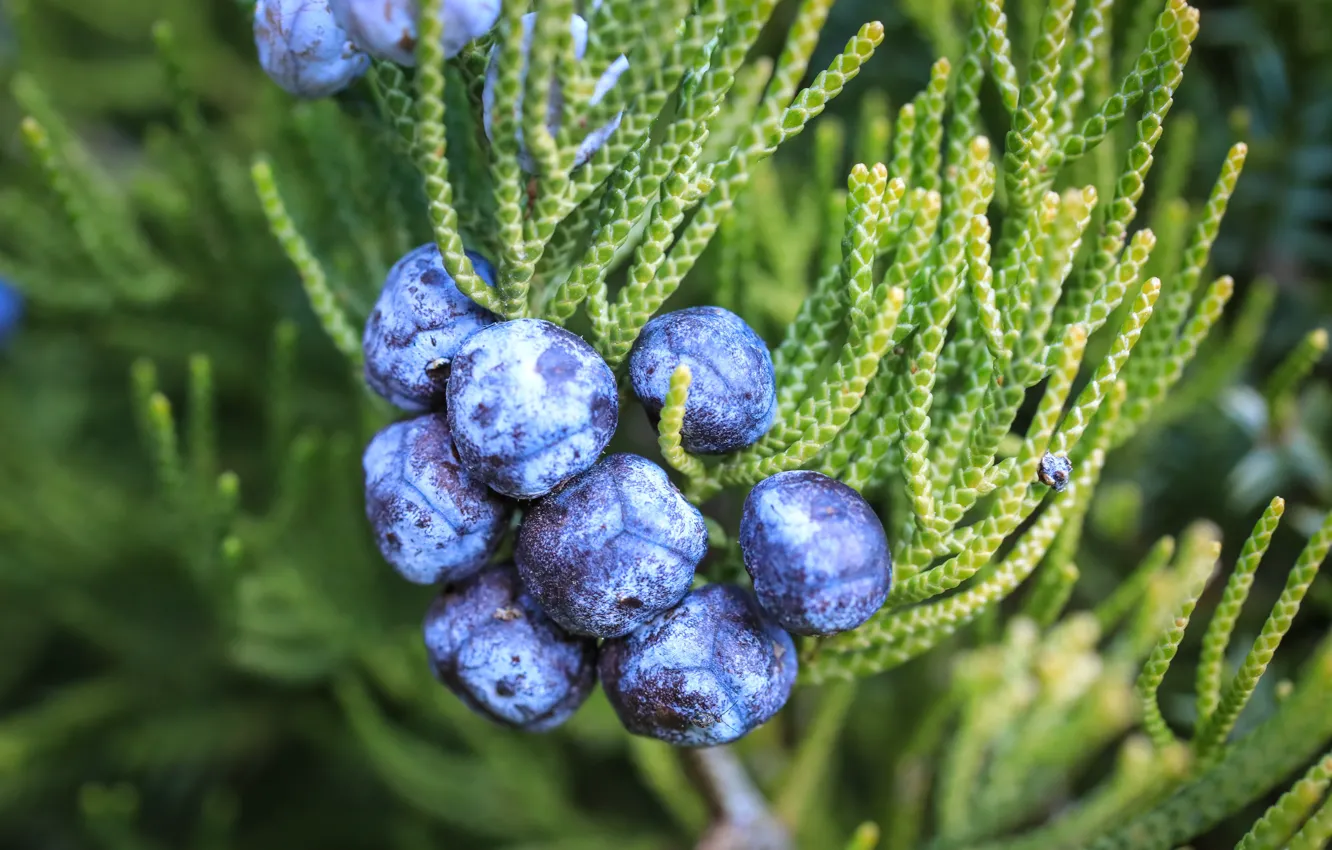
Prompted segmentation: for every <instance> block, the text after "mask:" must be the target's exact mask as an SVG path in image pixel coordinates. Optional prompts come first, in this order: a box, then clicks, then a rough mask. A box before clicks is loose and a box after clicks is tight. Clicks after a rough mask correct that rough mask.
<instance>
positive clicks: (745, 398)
mask: <svg viewBox="0 0 1332 850" xmlns="http://www.w3.org/2000/svg"><path fill="white" fill-rule="evenodd" d="M682 363H683V364H685V365H687V366H688V367H689V370H690V372H691V378H692V380H691V382H690V384H689V398H688V401H686V402H685V415H684V426H683V428H682V429H681V431H680V444H681V445H682V446H684V448H685V450H686V451H690V452H694V453H696V454H724V453H726V452H733V451H736V450H737V449H742V448H744V447H745V446H749V445H753V444H754V443H756V442H758V440H759V438H760V437H762V436H763V435H764V434H766V433H768V429H769V428H771V427H772V420H773V417H774V416H775V415H776V412H777V385H776V381H775V379H774V376H773V371H772V357H771V356H770V355H769V354H768V347H767V346H766V345H764V343H763V340H762V339H760V338H759V336H758V334H756V333H754V331H753V329H752V328H750V327H749V325H747V324H745V321H744V319H741V318H740V317H739V316H737V315H735V314H734V313H732V312H730V311H729V310H723V309H722V308H720V307H691V308H689V309H687V310H677V311H675V312H674V313H666V314H665V315H662V316H658V317H657V318H655V319H653V320H652V321H650V322H648V323H647V325H645V326H644V327H643V331H642V333H640V334H639V335H638V339H637V341H635V342H634V347H633V349H632V350H631V351H630V352H629V379H630V381H631V382H632V383H633V386H634V393H635V394H636V395H637V396H638V400H639V401H640V402H642V404H643V407H644V408H645V409H646V410H647V412H648V415H649V416H651V417H652V419H653V421H654V422H655V421H656V420H657V418H658V417H659V416H660V415H661V409H662V406H663V405H665V403H666V394H667V392H669V391H670V386H671V376H672V375H674V374H675V370H676V368H677V367H678V366H680V364H682Z"/></svg>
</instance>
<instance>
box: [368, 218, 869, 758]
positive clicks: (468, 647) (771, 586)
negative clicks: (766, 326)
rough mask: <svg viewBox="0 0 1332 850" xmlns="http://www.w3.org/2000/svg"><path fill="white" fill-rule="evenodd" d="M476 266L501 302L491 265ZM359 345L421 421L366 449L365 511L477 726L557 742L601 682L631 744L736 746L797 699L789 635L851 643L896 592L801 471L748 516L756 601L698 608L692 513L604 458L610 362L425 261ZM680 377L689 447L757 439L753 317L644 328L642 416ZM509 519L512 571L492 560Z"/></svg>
mask: <svg viewBox="0 0 1332 850" xmlns="http://www.w3.org/2000/svg"><path fill="white" fill-rule="evenodd" d="M472 262H473V264H474V266H475V267H476V269H477V270H478V273H479V274H480V275H481V276H482V278H483V279H484V280H486V281H487V282H488V283H491V284H492V285H493V283H494V272H493V269H492V267H491V265H490V263H488V262H487V261H486V260H485V259H484V258H483V257H480V256H478V255H475V254H474V255H472ZM364 349H365V376H366V381H367V383H368V384H369V385H370V386H371V387H372V388H374V389H375V391H376V392H378V393H379V394H380V395H382V396H383V397H384V398H386V399H388V400H389V401H391V402H392V403H393V404H395V405H396V406H398V407H400V408H402V409H404V410H407V411H410V412H412V413H413V414H417V416H416V418H414V419H408V420H405V421H402V422H396V423H394V424H392V425H389V426H388V427H387V428H385V429H384V430H382V431H380V432H379V434H377V435H376V436H375V437H374V439H372V440H371V441H370V445H369V446H368V447H367V448H366V451H365V459H364V465H365V481H366V513H367V516H368V517H369V519H370V523H371V525H372V526H373V528H374V532H375V536H376V539H377V541H378V544H379V548H380V551H381V552H382V553H383V555H384V558H385V559H386V560H387V561H388V562H389V563H390V564H391V565H392V566H393V567H394V568H395V569H396V570H397V571H398V572H399V574H401V575H402V576H403V578H406V579H407V580H408V581H412V582H416V583H418V584H442V585H443V587H444V589H443V591H442V593H441V595H440V596H439V598H438V599H436V601H435V603H434V604H433V605H432V606H431V608H430V611H429V613H428V614H427V616H426V622H425V641H426V646H427V648H428V650H429V654H430V659H431V662H432V663H433V665H434V669H435V672H436V674H437V675H438V677H439V679H440V680H441V681H442V682H443V683H444V684H445V685H446V686H447V687H448V688H450V689H451V690H452V691H454V692H455V693H456V694H458V696H459V698H461V699H462V700H463V701H464V702H466V703H467V704H468V705H469V706H471V707H472V708H473V709H475V710H476V711H478V712H480V713H482V714H484V715H486V716H487V717H490V718H492V719H494V720H496V721H498V722H500V723H504V724H507V725H510V726H514V727H518V728H523V729H532V730H542V729H548V728H550V727H552V726H555V725H557V724H559V723H560V722H562V721H563V720H565V719H566V718H567V717H569V716H570V715H571V714H572V713H573V712H574V711H575V710H576V709H577V708H578V706H579V705H581V704H582V702H583V700H584V699H586V697H587V695H588V694H589V693H590V691H591V689H592V686H593V684H594V683H595V681H596V679H597V677H598V674H599V675H600V678H601V680H602V683H603V686H604V687H605V690H606V694H607V696H608V697H609V698H610V701H611V704H612V705H613V706H614V707H615V710H616V712H617V713H618V714H619V716H620V718H621V720H623V721H624V724H625V726H626V727H627V728H628V729H629V730H630V731H632V732H635V733H638V734H641V735H650V736H652V737H656V738H660V739H662V740H665V741H670V742H671V743H675V744H681V745H695V746H698V745H711V744H719V743H724V742H726V741H731V740H734V739H735V738H738V737H740V736H741V735H743V734H745V733H746V732H748V731H749V730H750V729H752V728H754V727H755V726H757V725H759V724H760V723H763V722H764V721H766V720H767V719H768V718H770V717H772V716H773V715H774V714H775V713H776V712H777V710H778V709H780V708H781V707H782V705H783V704H784V703H785V702H786V699H787V697H788V696H789V695H790V692H791V688H792V686H793V685H794V683H795V675H796V652H795V645H794V644H793V643H792V640H791V637H790V635H788V634H787V632H792V633H795V634H802V635H824V634H832V633H834V632H838V631H843V630H845V629H850V628H855V627H856V626H858V625H860V624H861V623H862V622H864V621H865V620H866V619H867V618H868V617H869V616H870V615H871V614H873V613H874V611H876V610H877V609H878V608H879V606H880V605H882V604H883V601H884V599H885V597H886V596H887V593H888V588H889V584H890V581H891V567H890V558H889V554H888V542H887V539H886V537H885V535H884V531H883V526H882V525H881V524H880V522H879V519H878V517H876V516H875V515H874V512H873V510H872V509H871V508H870V506H869V505H868V504H867V503H866V502H865V501H864V499H862V498H861V497H860V495H859V494H858V493H856V492H855V491H854V490H852V489H851V488H849V487H847V486H846V485H844V484H841V483H839V482H837V481H834V480H832V479H830V478H827V477H825V476H822V475H819V474H817V473H813V472H790V473H784V474H782V475H777V476H773V477H772V478H769V479H768V480H766V481H764V482H763V483H762V484H760V485H759V486H757V487H755V488H754V490H753V492H752V493H751V494H750V496H749V498H748V500H747V501H746V503H745V508H744V518H743V523H742V529H741V538H740V544H741V550H742V553H743V555H744V561H745V565H746V567H747V568H748V570H749V573H750V575H751V576H752V577H753V584H754V592H753V593H750V592H749V591H748V590H745V589H742V588H740V587H738V586H735V585H721V584H714V585H709V586H705V587H702V588H700V589H697V590H691V588H692V587H693V586H694V578H695V571H696V569H697V568H698V565H699V563H700V562H701V561H702V560H703V557H704V555H705V554H707V550H708V532H707V526H706V525H705V523H704V520H703V515H702V514H701V513H700V512H699V510H698V508H696V507H694V505H692V504H690V502H689V501H688V500H687V499H685V497H684V495H683V494H681V492H680V491H679V490H678V489H676V487H675V485H674V484H672V483H671V480H670V478H669V477H668V476H667V474H666V472H665V470H663V469H662V468H661V467H659V466H657V465H656V464H655V463H653V462H651V461H649V460H647V459H646V458H642V457H639V456H638V455H633V454H611V455H607V456H604V457H603V456H602V453H603V451H604V450H605V448H606V446H607V444H608V443H609V442H610V439H611V437H612V436H613V435H614V433H615V428H616V425H617V424H618V421H619V401H618V395H617V388H616V379H615V374H614V373H613V372H612V371H611V368H610V367H609V366H608V365H607V364H606V362H605V361H604V360H603V359H602V358H601V356H600V355H598V354H597V352H596V351H595V350H594V349H593V348H592V346H590V345H588V344H587V343H586V342H585V341H583V339H582V338H580V337H579V336H577V335H576V334H573V333H571V332H569V331H567V330H565V329H563V328H561V327H559V326H557V325H554V324H551V323H550V322H545V321H542V320H539V319H515V320H513V321H507V322H506V321H502V320H500V318H499V317H498V316H495V315H493V314H491V313H489V312H487V311H485V310H483V309H481V308H480V307H478V306H476V305H475V304H474V303H473V302H471V301H470V300H468V298H467V297H466V296H465V295H463V294H462V292H460V291H459V290H458V288H457V286H456V285H455V283H454V281H453V278H452V277H450V276H449V273H448V271H447V270H446V269H445V268H444V264H443V259H442V257H441V256H440V253H439V250H438V248H436V246H435V245H433V244H429V245H424V246H422V247H420V248H417V249H416V250H414V251H412V252H410V253H409V254H407V256H405V257H403V258H402V259H401V260H399V261H398V263H397V264H396V265H395V266H394V267H393V269H392V270H391V271H390V272H389V275H388V279H387V281H385V284H384V288H383V291H382V292H381V294H380V296H379V300H378V302H377V303H376V304H375V307H374V310H373V311H372V313H371V315H370V319H369V321H368V322H367V323H366V328H365V338H364ZM682 363H683V364H687V365H688V366H689V367H690V369H691V370H692V373H693V374H694V375H695V376H697V377H696V378H695V379H694V382H693V384H692V386H691V391H690V393H689V400H688V402H687V404H686V407H685V416H684V426H683V429H682V440H683V442H684V444H685V445H686V446H688V447H689V448H690V449H691V450H692V451H695V452H698V453H712V454H717V453H723V452H731V451H735V450H737V449H741V448H744V447H746V446H749V445H752V444H753V443H755V442H756V441H758V439H759V438H761V437H762V436H763V435H764V434H765V433H766V432H767V430H768V428H769V427H770V426H771V424H772V420H773V413H774V408H775V406H776V386H775V379H774V375H773V369H772V360H771V358H770V357H769V354H768V350H767V348H766V347H765V346H764V344H763V341H762V340H761V339H759V337H758V335H757V334H755V333H754V331H753V330H751V329H750V328H749V326H748V325H746V324H745V323H744V321H743V320H741V319H740V318H739V317H738V316H736V315H734V314H732V313H729V312H727V311H725V310H721V309H718V308H716V307H705V308H695V309H688V310H680V311H678V312H675V313H669V314H666V315H664V316H661V317H659V318H657V319H654V320H653V321H652V322H650V323H649V324H648V326H647V327H646V328H645V329H644V331H643V333H642V335H641V336H640V337H639V339H638V341H637V343H636V344H635V345H634V347H633V350H632V351H631V352H630V356H629V361H628V371H629V379H630V383H631V384H632V386H633V388H634V391H635V394H636V395H637V396H638V398H639V400H640V401H641V402H642V404H643V406H644V408H645V409H646V410H647V411H648V413H649V414H650V415H653V416H655V415H658V414H659V413H660V411H661V408H662V406H663V405H664V403H665V395H666V390H667V387H668V384H669V380H670V376H671V374H672V373H673V372H674V371H675V369H676V368H677V367H678V366H679V365H680V364H682ZM515 510H521V512H522V514H523V518H522V523H521V525H520V526H519V528H518V532H517V539H516V542H515V546H514V554H513V563H512V564H508V563H504V564H495V563H492V557H493V556H494V554H495V552H496V550H497V549H498V547H499V545H500V542H501V540H502V538H503V537H504V535H505V533H506V532H507V530H508V529H509V527H510V524H511V517H512V515H513V513H514V511H515ZM598 641H600V642H601V643H600V646H598Z"/></svg>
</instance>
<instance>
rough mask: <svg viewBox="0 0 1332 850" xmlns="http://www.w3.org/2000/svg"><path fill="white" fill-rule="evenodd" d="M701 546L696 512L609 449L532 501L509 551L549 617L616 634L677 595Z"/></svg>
mask: <svg viewBox="0 0 1332 850" xmlns="http://www.w3.org/2000/svg"><path fill="white" fill-rule="evenodd" d="M707 549H708V530H707V526H706V525H705V524H704V522H703V514H701V513H699V510H698V508H696V507H694V506H693V505H692V504H690V503H689V501H688V500H687V499H685V497H684V495H683V494H681V493H680V491H679V490H677V489H676V487H675V485H674V484H672V483H671V481H670V479H669V478H668V477H667V476H666V473H665V471H664V470H662V468H661V467H659V466H657V465H656V464H655V463H653V462H652V461H650V460H647V459H646V458H642V457H639V456H638V455H631V454H616V455H611V456H609V457H607V458H605V459H604V460H602V461H600V462H599V463H597V465H596V466H594V467H592V468H591V469H589V470H588V471H587V472H584V473H583V474H582V475H579V476H578V477H577V478H574V479H573V480H572V481H570V482H569V483H568V484H566V485H565V486H564V487H562V488H560V489H559V490H558V491H556V492H554V493H552V494H550V495H549V496H546V497H545V498H543V499H541V500H540V501H538V502H537V503H536V504H535V505H534V506H533V507H532V510H531V512H530V513H528V515H527V517H526V518H525V519H524V520H523V526H522V529H521V530H520V531H519V533H518V546H517V549H516V551H515V560H516V562H517V564H518V572H519V574H520V575H521V576H522V578H523V582H524V583H525V584H526V585H527V586H528V587H529V588H531V590H532V593H533V595H535V596H536V598H537V599H538V600H539V601H540V602H541V606H542V607H543V608H544V609H545V610H546V613H547V614H549V615H550V617H551V619H553V620H554V621H555V622H557V623H559V624H560V625H561V626H563V627H564V628H566V629H568V630H569V631H571V632H574V633H575V634H582V635H594V636H596V637H616V636H619V635H622V634H625V633H626V632H628V631H630V630H631V629H633V628H634V627H635V626H637V625H638V624H639V623H642V622H644V621H645V620H648V619H649V618H651V617H653V616H655V615H657V614H659V613H661V612H662V611H665V610H666V609H667V608H670V607H671V606H673V605H675V604H676V603H677V602H679V601H680V600H681V599H682V598H684V595H685V594H686V593H688V592H689V586H690V584H691V583H692V582H693V579H694V569H695V567H697V566H698V562H699V561H701V560H703V556H704V555H705V554H706V553H707Z"/></svg>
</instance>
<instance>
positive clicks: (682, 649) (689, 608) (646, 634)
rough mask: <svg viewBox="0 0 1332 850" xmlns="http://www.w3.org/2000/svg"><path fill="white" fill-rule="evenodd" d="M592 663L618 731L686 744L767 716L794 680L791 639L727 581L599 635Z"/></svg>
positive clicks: (729, 737)
mask: <svg viewBox="0 0 1332 850" xmlns="http://www.w3.org/2000/svg"><path fill="white" fill-rule="evenodd" d="M598 666H599V669H600V671H601V682H602V687H603V688H604V689H605V691H606V696H607V698H609V699H610V703H611V705H612V706H613V707H614V708H615V713H616V714H618V715H619V717H620V722H621V723H623V724H624V727H625V728H626V729H628V730H629V731H630V732H632V733H634V734H635V735H645V736H647V737H650V738H658V739H660V740H662V741H666V742H667V743H670V744H676V745H678V746H685V747H710V746H714V745H716V744H725V743H727V742H728V741H734V740H735V739H736V738H739V737H741V736H742V735H744V734H746V733H747V732H749V731H750V730H752V729H754V728H755V727H756V726H759V725H761V724H763V723H765V722H767V721H768V719H769V718H771V717H772V716H773V715H774V714H776V713H777V712H778V710H780V709H781V707H782V706H783V705H785V704H786V700H787V698H788V697H789V696H790V695H791V688H792V687H793V686H794V685H795V680H796V654H795V645H794V644H793V643H792V642H791V636H790V635H788V634H787V633H786V632H784V631H782V630H781V627H779V626H778V625H777V624H776V623H775V622H773V620H772V619H771V618H770V617H768V616H767V614H765V613H764V611H763V609H762V608H760V607H759V606H758V603H757V602H755V601H754V597H753V596H751V595H750V594H749V592H748V591H746V590H742V589H741V588H739V587H736V586H734V585H728V584H710V585H708V586H707V587H704V588H702V589H700V590H696V591H694V592H693V593H690V594H689V595H688V596H686V597H685V598H684V601H683V602H681V603H680V604H679V605H677V606H676V607H674V608H672V609H670V610H669V611H666V612H664V613H662V614H659V615H657V616H656V617H655V618H653V619H651V620H648V621H647V622H646V623H644V624H643V625H641V626H639V627H638V628H637V629H635V630H634V631H632V632H630V633H629V634H627V635H625V636H624V637H619V638H612V639H611V640H608V641H606V642H605V643H603V644H602V646H601V661H600V662H599V665H598Z"/></svg>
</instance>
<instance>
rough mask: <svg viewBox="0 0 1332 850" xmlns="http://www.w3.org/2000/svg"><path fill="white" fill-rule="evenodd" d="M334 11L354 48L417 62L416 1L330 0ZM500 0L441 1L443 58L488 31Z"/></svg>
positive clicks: (398, 60) (379, 56)
mask: <svg viewBox="0 0 1332 850" xmlns="http://www.w3.org/2000/svg"><path fill="white" fill-rule="evenodd" d="M330 2H331V3H332V6H333V14H334V16H335V17H336V18H337V19H338V23H340V24H341V25H342V27H343V29H345V30H346V31H347V34H348V35H349V36H350V37H351V40H352V42H354V43H355V44H356V46H357V47H359V48H360V49H362V50H364V51H365V52H367V53H369V54H370V55H371V56H374V57H375V58H376V59H387V60H388V61H390V62H396V63H398V64H399V65H415V64H416V41H417V22H418V21H419V20H420V19H421V7H420V3H419V2H418V0H330ZM499 13H500V0H444V2H443V3H441V4H440V9H439V16H440V20H441V21H442V22H443V24H444V35H443V41H442V42H441V43H440V46H441V48H442V49H443V51H444V57H445V58H446V59H449V58H452V57H454V56H457V55H458V53H459V52H461V51H462V49H463V47H464V46H466V44H467V42H469V41H472V40H473V39H477V38H480V37H481V36H483V35H485V34H486V33H487V32H489V31H490V28H491V27H493V26H494V25H495V21H496V20H497V19H498V18H499Z"/></svg>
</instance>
